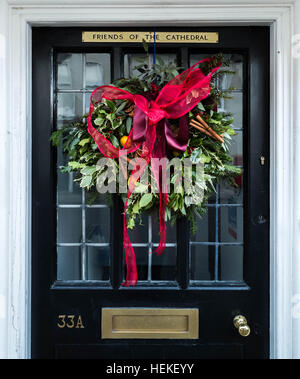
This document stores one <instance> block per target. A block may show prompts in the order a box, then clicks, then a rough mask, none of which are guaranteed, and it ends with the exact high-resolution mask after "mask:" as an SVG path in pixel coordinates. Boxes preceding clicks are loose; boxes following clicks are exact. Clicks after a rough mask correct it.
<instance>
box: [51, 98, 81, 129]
mask: <svg viewBox="0 0 300 379" xmlns="http://www.w3.org/2000/svg"><path fill="white" fill-rule="evenodd" d="M82 96H83V95H82V94H81V93H58V95H57V128H58V129H59V128H60V127H61V126H63V125H67V124H70V122H73V121H75V120H76V119H78V118H80V117H81V116H82V113H83V102H82V100H83V98H82Z"/></svg>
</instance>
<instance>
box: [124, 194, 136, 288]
mask: <svg viewBox="0 0 300 379" xmlns="http://www.w3.org/2000/svg"><path fill="white" fill-rule="evenodd" d="M130 195H131V192H130V191H128V197H127V200H126V203H125V206H124V224H123V231H124V249H125V258H126V267H127V273H126V280H125V282H124V283H122V286H123V287H130V286H135V285H136V284H137V281H138V275H137V267H136V259H135V254H134V250H133V247H132V245H131V242H130V238H129V234H128V229H127V219H126V212H127V204H128V200H129V198H130Z"/></svg>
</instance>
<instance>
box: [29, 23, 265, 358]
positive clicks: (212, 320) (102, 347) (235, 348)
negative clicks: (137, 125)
mask: <svg viewBox="0 0 300 379" xmlns="http://www.w3.org/2000/svg"><path fill="white" fill-rule="evenodd" d="M131 29H132V28H131ZM162 29H163V28H162ZM83 30H88V29H80V28H54V29H51V28H33V135H32V140H33V183H32V185H33V209H32V216H33V222H32V228H33V229H32V230H33V232H32V233H33V234H32V240H33V252H32V356H33V357H36V358H42V357H47V358H54V357H56V358H63V357H68V358H74V359H77V358H79V357H85V356H87V357H90V358H105V359H109V358H114V357H116V356H118V357H119V358H120V359H122V358H123V359H126V358H131V357H133V358H137V359H138V358H145V357H152V358H164V359H168V358H175V357H177V356H178V357H179V356H180V358H186V359H187V358H255V357H256V358H267V357H268V354H269V321H268V320H269V180H268V178H269V167H268V159H267V157H268V156H269V116H268V115H269V112H268V109H269V81H268V78H269V53H268V52H269V29H268V28H265V27H222V28H205V31H218V32H219V33H220V43H219V44H218V45H209V44H207V45H192V44H178V45H176V46H175V47H174V44H171V45H168V44H163V45H158V46H157V53H158V56H160V57H161V58H162V59H164V60H167V61H168V60H174V59H176V61H177V63H178V64H179V65H180V66H182V67H184V68H186V67H188V66H189V65H192V64H194V63H196V62H197V61H198V60H200V59H201V58H204V57H207V56H210V55H212V54H215V53H217V52H223V53H225V54H226V56H228V58H230V61H231V68H232V69H233V70H234V71H235V72H236V74H235V75H234V76H229V75H228V76H225V77H224V78H223V80H222V82H219V83H218V85H219V87H220V88H228V87H230V86H234V87H235V90H234V92H233V96H234V99H233V100H230V101H227V100H223V101H220V104H219V109H220V110H224V111H226V112H232V113H233V114H234V117H235V124H234V127H235V130H236V136H234V140H233V143H232V146H231V153H232V155H233V157H234V163H235V165H237V166H239V167H241V168H242V169H243V175H242V176H241V177H238V178H237V179H236V184H237V187H236V188H233V187H229V186H228V185H225V184H224V183H222V182H220V183H219V184H218V185H217V187H216V193H215V194H214V195H213V196H212V197H211V198H210V199H209V203H208V204H207V207H208V212H207V214H206V216H205V217H203V219H201V220H198V221H197V232H196V234H195V235H193V234H191V233H190V225H189V224H188V222H187V221H186V220H179V221H178V222H177V224H176V225H175V226H173V227H172V226H171V225H168V232H167V238H168V240H167V248H166V251H165V252H164V254H163V255H162V256H161V257H156V256H155V255H153V256H152V255H151V254H148V252H149V250H150V251H152V249H154V248H155V247H156V245H157V244H158V242H159V241H158V235H159V233H158V232H159V228H158V224H157V220H156V218H155V217H154V216H145V217H144V218H143V226H140V227H137V228H136V229H135V230H134V231H133V232H131V236H130V237H131V241H132V243H133V246H134V248H135V252H136V255H137V265H138V270H139V279H140V281H139V283H138V286H137V287H135V288H124V287H121V286H120V284H121V283H122V281H123V279H124V275H125V267H124V256H123V255H124V252H123V246H122V210H123V206H122V204H121V202H120V200H119V199H118V198H117V197H116V196H112V197H111V199H110V201H109V203H108V204H109V205H107V201H106V200H107V199H106V198H105V196H104V195H101V196H99V197H98V199H97V200H96V202H95V203H93V204H92V205H91V204H90V194H88V193H85V192H84V191H82V190H81V189H80V187H79V186H78V185H77V184H75V183H74V182H73V179H74V178H73V176H72V174H62V173H61V172H60V167H61V166H62V165H63V164H64V163H65V158H64V156H63V153H62V150H61V149H60V150H59V151H58V152H57V154H56V152H55V151H54V149H52V148H51V146H50V143H49V138H50V135H51V132H52V131H53V130H55V129H56V128H60V127H62V125H64V124H66V123H69V122H71V121H72V120H74V119H76V117H80V116H81V115H82V114H83V113H84V112H86V111H87V110H88V107H89V98H90V95H91V92H92V91H93V89H95V88H96V87H97V86H99V85H103V84H109V83H110V82H111V81H112V80H114V79H117V78H119V77H121V76H123V75H125V76H128V75H134V74H135V72H134V66H135V63H136V62H138V58H139V57H140V56H141V55H143V50H142V48H141V47H140V46H139V45H135V44H129V45H126V44H120V43H119V44H118V43H114V44H111V45H110V46H108V45H107V44H101V43H93V44H83V43H82V42H81V32H82V31H83ZM167 30H168V31H171V30H172V28H168V29H167ZM173 30H177V31H178V30H180V29H179V28H177V29H173ZM184 31H204V29H203V28H197V29H195V28H194V29H193V28H185V29H184ZM61 36H63V38H62V37H61ZM257 41H260V44H259V45H257V43H256V42H257ZM149 59H150V60H153V55H151V54H150V58H149ZM262 155H263V156H264V157H266V164H265V165H264V166H261V164H260V157H261V156H262ZM105 307H112V308H120V307H128V308H130V307H138V308H194V309H198V310H199V339H198V340H196V341H195V340H194V341H188V340H186V341H179V340H175V341H170V340H156V341H151V340H145V341H143V343H142V344H136V343H135V342H132V341H130V340H123V341H122V340H115V341H112V340H111V341H110V340H103V339H102V338H101V310H102V308H105ZM237 314H242V315H244V316H246V318H247V320H248V322H249V325H250V326H251V330H252V332H251V335H250V336H249V337H248V338H242V337H241V336H239V334H238V332H237V330H236V329H235V328H234V326H233V318H234V316H236V315H237ZM49 326H51V327H49ZM133 341H134V340H133ZM116 352H117V354H116Z"/></svg>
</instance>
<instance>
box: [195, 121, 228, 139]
mask: <svg viewBox="0 0 300 379" xmlns="http://www.w3.org/2000/svg"><path fill="white" fill-rule="evenodd" d="M190 125H192V126H193V127H194V128H196V129H198V130H200V132H202V133H205V134H207V135H208V136H209V137H212V138H214V139H216V140H217V141H219V142H221V143H224V140H223V138H222V137H221V136H219V134H217V133H216V132H214V133H212V132H211V131H212V128H209V129H207V128H206V127H205V126H204V125H203V124H200V123H199V122H198V121H196V120H191V122H190Z"/></svg>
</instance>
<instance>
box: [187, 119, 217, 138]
mask: <svg viewBox="0 0 300 379" xmlns="http://www.w3.org/2000/svg"><path fill="white" fill-rule="evenodd" d="M190 126H192V127H193V128H195V129H197V130H199V131H200V132H202V133H204V134H206V135H208V136H209V137H212V135H211V134H210V133H209V132H208V131H207V130H206V129H204V128H202V127H201V126H199V123H197V124H196V123H195V121H193V120H192V121H191V122H190Z"/></svg>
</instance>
